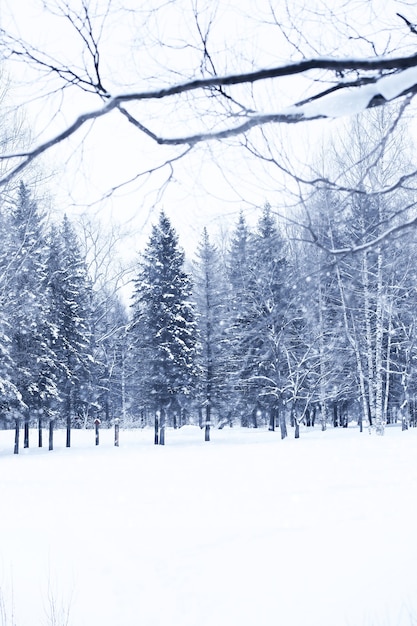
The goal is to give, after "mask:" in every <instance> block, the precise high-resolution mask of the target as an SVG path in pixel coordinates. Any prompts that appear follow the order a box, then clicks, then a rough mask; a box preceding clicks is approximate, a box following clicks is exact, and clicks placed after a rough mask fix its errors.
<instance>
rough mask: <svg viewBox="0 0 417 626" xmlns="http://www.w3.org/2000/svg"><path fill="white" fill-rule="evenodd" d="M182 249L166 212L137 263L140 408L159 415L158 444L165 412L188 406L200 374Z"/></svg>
mask: <svg viewBox="0 0 417 626" xmlns="http://www.w3.org/2000/svg"><path fill="white" fill-rule="evenodd" d="M184 258H185V257H184V252H183V250H182V249H181V248H180V247H179V244H178V236H177V234H176V232H175V230H174V228H173V227H172V226H171V222H170V220H169V219H168V217H167V216H166V215H165V213H164V212H163V211H161V213H160V215H159V220H158V223H157V224H156V225H154V226H153V228H152V233H151V236H150V239H149V242H148V244H147V246H146V249H145V251H144V253H143V255H142V258H141V260H140V263H139V267H138V273H137V276H136V279H135V289H134V294H133V301H132V311H133V320H132V324H131V326H130V333H131V336H132V356H133V359H134V362H135V365H136V371H135V375H136V380H137V393H138V394H140V397H138V396H137V399H136V402H137V408H138V409H139V408H140V406H145V407H147V408H149V409H150V410H152V411H153V412H155V415H157V414H159V419H160V424H159V425H160V436H159V443H160V444H164V443H165V422H166V417H167V415H168V417H173V416H174V414H177V413H178V411H180V410H181V408H182V407H183V406H184V401H185V400H186V398H187V397H189V396H190V395H191V393H192V391H193V389H194V385H195V377H196V332H197V330H196V321H195V311H194V305H193V303H192V301H191V298H192V285H191V280H190V277H189V275H188V274H187V273H186V272H185V271H184Z"/></svg>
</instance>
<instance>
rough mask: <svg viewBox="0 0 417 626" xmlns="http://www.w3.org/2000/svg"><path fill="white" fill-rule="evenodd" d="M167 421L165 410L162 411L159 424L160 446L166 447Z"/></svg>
mask: <svg viewBox="0 0 417 626" xmlns="http://www.w3.org/2000/svg"><path fill="white" fill-rule="evenodd" d="M165 421H166V415H165V409H161V415H160V424H159V445H160V446H164V445H165Z"/></svg>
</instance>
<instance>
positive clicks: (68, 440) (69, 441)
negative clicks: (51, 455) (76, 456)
mask: <svg viewBox="0 0 417 626" xmlns="http://www.w3.org/2000/svg"><path fill="white" fill-rule="evenodd" d="M65 445H66V447H67V448H70V447H71V415H70V414H68V415H67V440H66V444H65Z"/></svg>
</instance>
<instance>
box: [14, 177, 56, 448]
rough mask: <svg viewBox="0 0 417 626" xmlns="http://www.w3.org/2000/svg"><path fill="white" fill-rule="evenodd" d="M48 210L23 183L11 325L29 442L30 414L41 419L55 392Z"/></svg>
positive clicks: (16, 213)
mask: <svg viewBox="0 0 417 626" xmlns="http://www.w3.org/2000/svg"><path fill="white" fill-rule="evenodd" d="M44 218H45V216H44V215H43V214H42V213H41V212H40V211H39V209H38V206H37V203H36V202H35V200H34V199H33V198H32V197H31V194H30V192H29V190H28V189H27V187H26V186H25V185H24V184H23V183H21V184H20V187H19V191H18V197H17V201H16V203H15V205H14V206H13V207H12V209H11V219H10V225H11V228H12V237H11V247H10V250H9V254H10V262H9V268H8V271H9V276H10V279H9V285H8V295H7V297H8V299H9V303H8V307H9V310H10V311H12V312H13V321H12V325H11V326H10V329H11V330H10V332H11V334H10V339H11V345H10V355H11V359H12V362H13V377H14V381H15V385H16V387H17V389H18V391H19V394H20V396H21V397H22V401H23V403H24V406H25V411H24V417H25V444H24V445H25V447H28V445H29V420H30V418H31V417H33V416H34V415H36V416H37V417H38V419H39V420H40V419H41V416H42V414H43V412H44V410H46V408H47V406H48V404H49V402H50V401H51V398H54V397H56V394H57V389H56V380H55V375H54V368H53V353H52V351H51V349H50V346H49V345H48V342H47V339H46V334H47V328H46V327H47V320H46V319H45V315H44V313H45V310H46V309H47V303H48V300H47V289H46V266H45V265H46V242H45V235H44Z"/></svg>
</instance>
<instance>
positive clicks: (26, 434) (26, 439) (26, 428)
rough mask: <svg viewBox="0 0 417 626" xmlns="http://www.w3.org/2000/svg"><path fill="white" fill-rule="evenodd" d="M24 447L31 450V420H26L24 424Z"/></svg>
mask: <svg viewBox="0 0 417 626" xmlns="http://www.w3.org/2000/svg"><path fill="white" fill-rule="evenodd" d="M23 447H24V448H29V418H28V417H26V418H25V423H24V437H23Z"/></svg>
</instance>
